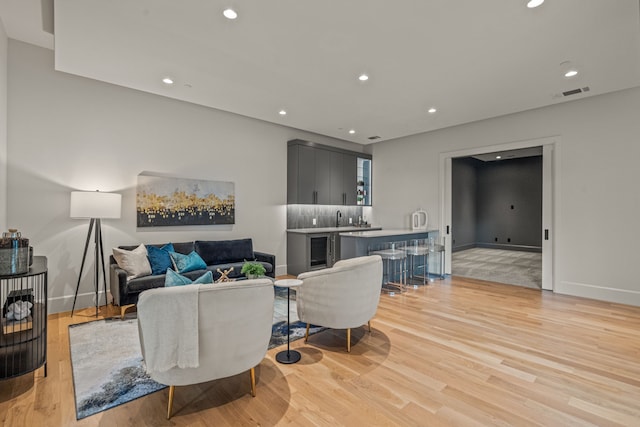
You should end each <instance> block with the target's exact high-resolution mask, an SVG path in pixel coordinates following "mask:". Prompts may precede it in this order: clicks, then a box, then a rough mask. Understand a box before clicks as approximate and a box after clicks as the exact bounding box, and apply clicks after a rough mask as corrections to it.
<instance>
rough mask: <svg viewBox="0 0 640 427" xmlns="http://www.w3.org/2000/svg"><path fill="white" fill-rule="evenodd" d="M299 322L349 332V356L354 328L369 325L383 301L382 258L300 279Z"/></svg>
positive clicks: (346, 262)
mask: <svg viewBox="0 0 640 427" xmlns="http://www.w3.org/2000/svg"><path fill="white" fill-rule="evenodd" d="M298 279H300V280H302V281H303V284H302V286H300V287H298V288H296V306H297V310H298V318H299V319H300V320H301V321H303V322H305V323H306V324H307V332H306V334H305V342H307V341H308V339H309V325H310V324H313V325H318V326H326V327H328V328H333V329H346V330H347V352H350V351H351V328H356V327H359V326H362V325H364V324H365V323H368V324H369V330H371V323H370V320H371V318H372V317H373V316H374V315H375V313H376V310H377V309H378V302H379V301H380V290H381V286H382V259H381V258H380V256H379V255H371V256H364V257H358V258H350V259H346V260H342V261H338V262H336V263H335V264H334V266H333V267H332V268H326V269H323V270H316V271H310V272H307V273H302V274H300V275H298Z"/></svg>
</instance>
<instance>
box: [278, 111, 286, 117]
mask: <svg viewBox="0 0 640 427" xmlns="http://www.w3.org/2000/svg"><path fill="white" fill-rule="evenodd" d="M278 114H280V115H281V116H286V115H287V112H286V111H285V110H280V111H278Z"/></svg>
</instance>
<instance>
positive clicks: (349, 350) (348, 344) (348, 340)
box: [347, 328, 351, 353]
mask: <svg viewBox="0 0 640 427" xmlns="http://www.w3.org/2000/svg"><path fill="white" fill-rule="evenodd" d="M347 353H351V328H347Z"/></svg>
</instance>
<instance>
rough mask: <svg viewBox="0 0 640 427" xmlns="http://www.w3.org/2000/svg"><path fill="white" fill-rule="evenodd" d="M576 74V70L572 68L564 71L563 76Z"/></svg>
mask: <svg viewBox="0 0 640 427" xmlns="http://www.w3.org/2000/svg"><path fill="white" fill-rule="evenodd" d="M577 75H578V70H574V69H571V70H568V71H567V72H566V73H564V76H565V77H574V76H577Z"/></svg>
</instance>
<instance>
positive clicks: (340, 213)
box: [336, 210, 342, 227]
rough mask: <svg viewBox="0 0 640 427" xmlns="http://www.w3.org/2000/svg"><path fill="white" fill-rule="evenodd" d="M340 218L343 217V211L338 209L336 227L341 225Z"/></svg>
mask: <svg viewBox="0 0 640 427" xmlns="http://www.w3.org/2000/svg"><path fill="white" fill-rule="evenodd" d="M340 218H342V212H340V211H339V210H338V211H337V212H336V227H340Z"/></svg>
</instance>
